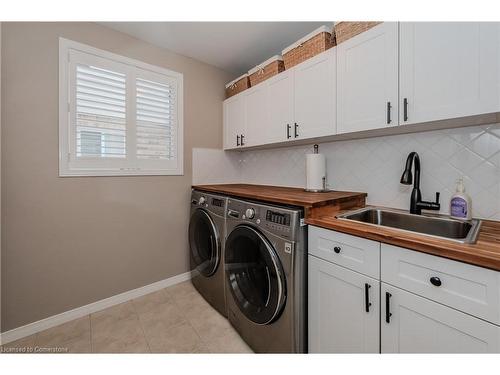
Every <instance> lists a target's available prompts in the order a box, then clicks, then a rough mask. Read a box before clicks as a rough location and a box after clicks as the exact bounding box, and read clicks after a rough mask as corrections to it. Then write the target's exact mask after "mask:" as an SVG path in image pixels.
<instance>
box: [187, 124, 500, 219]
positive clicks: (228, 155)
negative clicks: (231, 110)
mask: <svg viewBox="0 0 500 375" xmlns="http://www.w3.org/2000/svg"><path fill="white" fill-rule="evenodd" d="M319 150H320V152H321V153H323V154H325V155H326V159H327V174H328V186H329V188H331V189H335V190H352V191H364V192H367V193H368V198H367V202H368V203H369V204H374V205H382V206H388V207H396V208H403V209H408V208H409V201H410V199H409V196H410V192H411V186H405V185H402V184H400V183H399V179H400V177H401V173H402V171H403V167H404V163H405V161H406V157H407V156H408V154H409V153H410V152H411V151H417V152H418V153H419V155H420V161H421V166H422V175H421V190H422V194H423V199H425V200H434V198H435V192H436V191H439V192H440V193H441V212H443V213H448V212H449V201H450V198H451V195H452V194H453V193H454V191H455V184H456V180H457V179H458V178H459V177H461V176H464V180H465V185H466V189H467V192H468V193H469V194H470V195H471V197H472V210H473V216H476V217H481V218H490V219H494V220H500V124H492V125H485V126H473V127H466V128H457V129H446V130H438V131H431V132H422V133H414V134H401V135H394V136H385V137H377V138H367V139H359V140H347V141H337V142H329V143H323V144H320V148H319ZM312 152H313V146H312V145H309V146H292V147H285V148H276V149H268V150H253V151H244V152H224V151H221V150H205V149H198V150H197V151H196V153H195V151H193V182H195V179H196V181H197V182H196V183H224V182H226V183H230V182H241V183H254V184H269V185H281V186H294V187H304V186H305V175H306V172H305V154H307V153H312ZM195 154H196V157H195ZM195 164H197V165H196V167H195ZM200 166H202V168H201V167H200ZM195 171H196V173H195Z"/></svg>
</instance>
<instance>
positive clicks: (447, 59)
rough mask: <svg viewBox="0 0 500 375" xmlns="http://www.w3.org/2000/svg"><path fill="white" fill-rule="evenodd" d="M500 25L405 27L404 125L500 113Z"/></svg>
mask: <svg viewBox="0 0 500 375" xmlns="http://www.w3.org/2000/svg"><path fill="white" fill-rule="evenodd" d="M499 47H500V46H499V23H484V22H416V23H413V22H409V23H407V22H402V23H401V24H400V103H399V104H400V110H399V113H400V124H414V123H421V122H427V121H435V120H442V119H451V118H457V117H463V116H471V115H477V114H482V113H490V112H496V111H498V110H499V92H498V91H499V79H498V75H499V62H500V61H499Z"/></svg>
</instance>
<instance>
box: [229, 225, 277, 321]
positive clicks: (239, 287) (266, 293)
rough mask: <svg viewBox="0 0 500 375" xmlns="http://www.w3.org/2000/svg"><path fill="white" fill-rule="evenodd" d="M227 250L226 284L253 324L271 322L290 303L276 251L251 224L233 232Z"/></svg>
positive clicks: (237, 228)
mask: <svg viewBox="0 0 500 375" xmlns="http://www.w3.org/2000/svg"><path fill="white" fill-rule="evenodd" d="M225 249H226V250H225V274H226V282H227V283H228V286H229V289H230V290H231V294H232V296H233V299H234V301H235V302H236V304H237V305H238V307H239V309H240V310H241V312H242V313H243V314H244V315H245V316H246V317H247V318H248V319H250V320H251V321H252V322H254V323H257V324H268V323H271V322H272V321H273V320H275V319H276V318H277V317H278V316H279V314H280V312H281V310H282V308H283V306H284V304H285V300H286V290H285V285H286V283H285V275H284V272H283V267H282V266H281V262H280V260H279V258H278V256H277V254H276V251H275V250H274V249H273V247H272V245H271V244H270V243H269V241H268V240H267V239H266V238H265V237H264V236H263V235H262V234H261V233H260V232H259V231H257V230H256V229H254V228H252V227H250V226H247V225H239V226H237V227H236V228H234V229H233V231H232V232H231V234H230V235H229V236H228V238H227V240H226V248H225Z"/></svg>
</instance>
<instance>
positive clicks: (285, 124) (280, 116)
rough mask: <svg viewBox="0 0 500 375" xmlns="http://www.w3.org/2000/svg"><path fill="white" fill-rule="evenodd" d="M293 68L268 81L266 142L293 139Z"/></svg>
mask: <svg viewBox="0 0 500 375" xmlns="http://www.w3.org/2000/svg"><path fill="white" fill-rule="evenodd" d="M293 78H294V77H293V70H287V71H284V72H282V73H280V74H278V75H276V76H274V77H272V78H270V79H269V80H268V81H267V82H268V88H267V95H268V99H267V100H268V103H269V105H268V115H269V119H268V121H269V122H268V127H267V129H266V131H265V137H266V142H265V143H272V142H280V141H284V140H288V139H289V140H291V139H293V126H294V124H293V97H294V90H293Z"/></svg>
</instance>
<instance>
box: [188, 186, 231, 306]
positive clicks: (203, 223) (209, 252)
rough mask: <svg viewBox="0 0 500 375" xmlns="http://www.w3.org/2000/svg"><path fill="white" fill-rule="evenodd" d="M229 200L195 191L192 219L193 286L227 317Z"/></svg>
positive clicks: (192, 198) (190, 230)
mask: <svg viewBox="0 0 500 375" xmlns="http://www.w3.org/2000/svg"><path fill="white" fill-rule="evenodd" d="M226 206H227V197H224V196H219V195H214V194H209V193H205V192H202V191H197V190H193V191H192V193H191V217H190V220H189V249H190V251H189V253H190V256H189V258H190V265H191V271H192V272H193V276H192V283H193V285H194V287H195V288H196V289H197V290H198V292H199V293H200V294H201V295H202V296H203V297H204V298H205V300H206V301H207V302H208V303H210V304H211V305H212V306H213V307H214V308H215V309H216V310H217V311H219V312H220V313H221V314H222V315H224V316H227V313H226V302H225V296H224V293H225V290H224V263H223V262H224V260H223V257H224V250H223V249H224V237H225V234H226V232H225V212H226Z"/></svg>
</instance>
